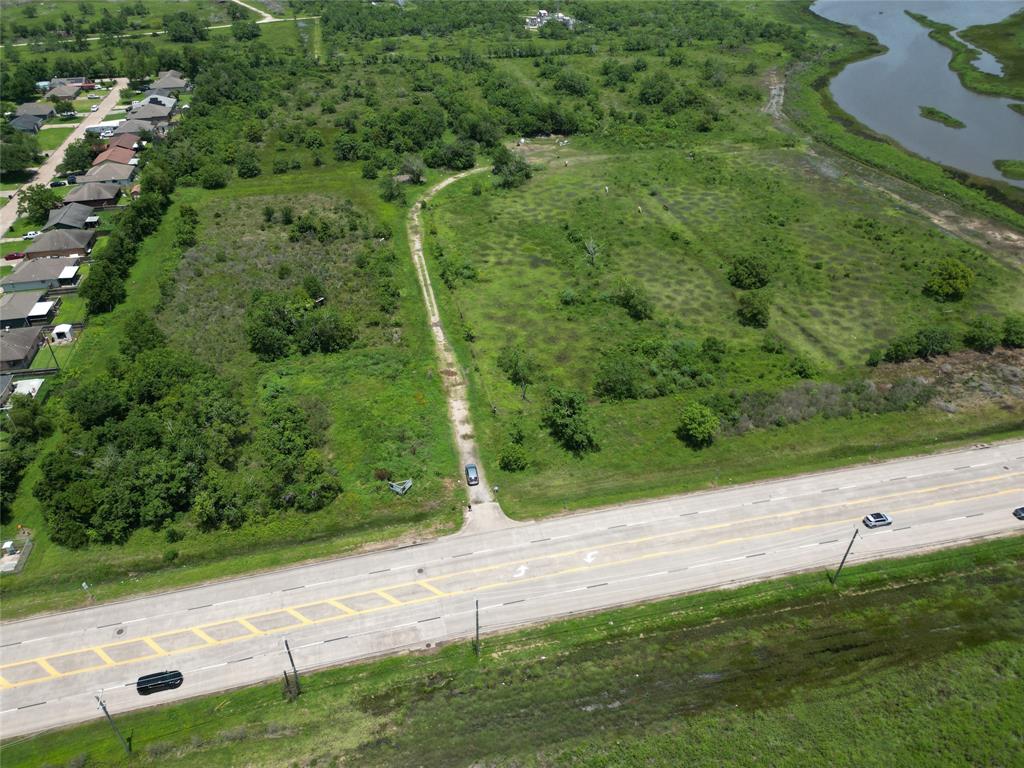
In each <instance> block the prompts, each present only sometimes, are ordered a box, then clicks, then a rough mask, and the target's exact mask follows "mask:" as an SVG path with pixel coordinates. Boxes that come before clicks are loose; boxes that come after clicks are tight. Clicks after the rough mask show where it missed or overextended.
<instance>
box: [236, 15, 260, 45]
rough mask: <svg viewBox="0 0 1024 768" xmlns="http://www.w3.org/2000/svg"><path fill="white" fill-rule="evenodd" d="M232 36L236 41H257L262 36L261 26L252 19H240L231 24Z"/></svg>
mask: <svg viewBox="0 0 1024 768" xmlns="http://www.w3.org/2000/svg"><path fill="white" fill-rule="evenodd" d="M231 36H232V37H234V38H235V40H255V39H256V38H257V37H259V36H260V25H259V24H257V23H256V22H255V21H252V20H251V19H238V20H237V21H234V22H232V24H231Z"/></svg>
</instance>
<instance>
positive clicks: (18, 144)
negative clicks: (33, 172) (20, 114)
mask: <svg viewBox="0 0 1024 768" xmlns="http://www.w3.org/2000/svg"><path fill="white" fill-rule="evenodd" d="M5 96H6V94H5ZM38 154H39V143H38V141H37V140H36V137H35V135H34V134H31V133H23V132H22V131H19V130H17V129H15V128H11V126H10V125H9V124H7V123H4V124H3V125H0V173H17V172H19V171H23V170H25V169H26V168H31V167H32V166H33V165H35V164H36V157H37V156H38Z"/></svg>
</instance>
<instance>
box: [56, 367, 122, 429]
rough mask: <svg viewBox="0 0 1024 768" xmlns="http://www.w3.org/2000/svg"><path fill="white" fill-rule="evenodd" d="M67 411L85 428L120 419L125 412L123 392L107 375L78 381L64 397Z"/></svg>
mask: <svg viewBox="0 0 1024 768" xmlns="http://www.w3.org/2000/svg"><path fill="white" fill-rule="evenodd" d="M64 406H65V407H66V408H67V409H68V413H70V414H71V416H72V417H73V418H74V419H75V421H77V422H78V423H79V424H81V425H82V427H83V428H85V429H91V428H93V427H96V426H99V425H100V424H104V423H105V422H107V421H108V420H118V419H121V418H122V417H123V416H124V414H125V407H126V404H125V400H124V393H123V392H122V391H121V387H120V386H119V385H118V384H117V383H116V382H115V381H114V380H113V379H111V378H110V377H109V376H106V375H100V376H99V377H98V378H95V379H92V380H90V381H83V382H79V384H78V386H77V387H75V388H74V389H71V390H70V391H69V392H68V393H67V394H66V395H65V397H64Z"/></svg>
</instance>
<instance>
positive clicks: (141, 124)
mask: <svg viewBox="0 0 1024 768" xmlns="http://www.w3.org/2000/svg"><path fill="white" fill-rule="evenodd" d="M165 128H166V125H160V124H158V123H154V122H150V121H146V120H125V121H124V122H122V123H121V124H120V125H119V126H117V128H115V129H114V136H120V135H122V134H125V133H130V134H135V135H138V134H140V133H142V132H143V131H149V132H151V133H158V134H163V132H164V130H165Z"/></svg>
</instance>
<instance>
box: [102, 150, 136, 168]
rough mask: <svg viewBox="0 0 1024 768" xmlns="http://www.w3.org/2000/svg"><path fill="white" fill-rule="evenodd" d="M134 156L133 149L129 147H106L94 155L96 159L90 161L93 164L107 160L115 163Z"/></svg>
mask: <svg viewBox="0 0 1024 768" xmlns="http://www.w3.org/2000/svg"><path fill="white" fill-rule="evenodd" d="M134 158H135V151H134V150H132V149H131V148H129V147H107V148H106V149H105V150H103V151H102V152H100V153H99V154H98V155H96V159H94V160H93V161H92V164H93V165H99V164H100V163H102V162H106V161H107V160H112V161H113V162H115V163H126V164H127V162H128V161H129V160H133V159H134Z"/></svg>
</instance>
